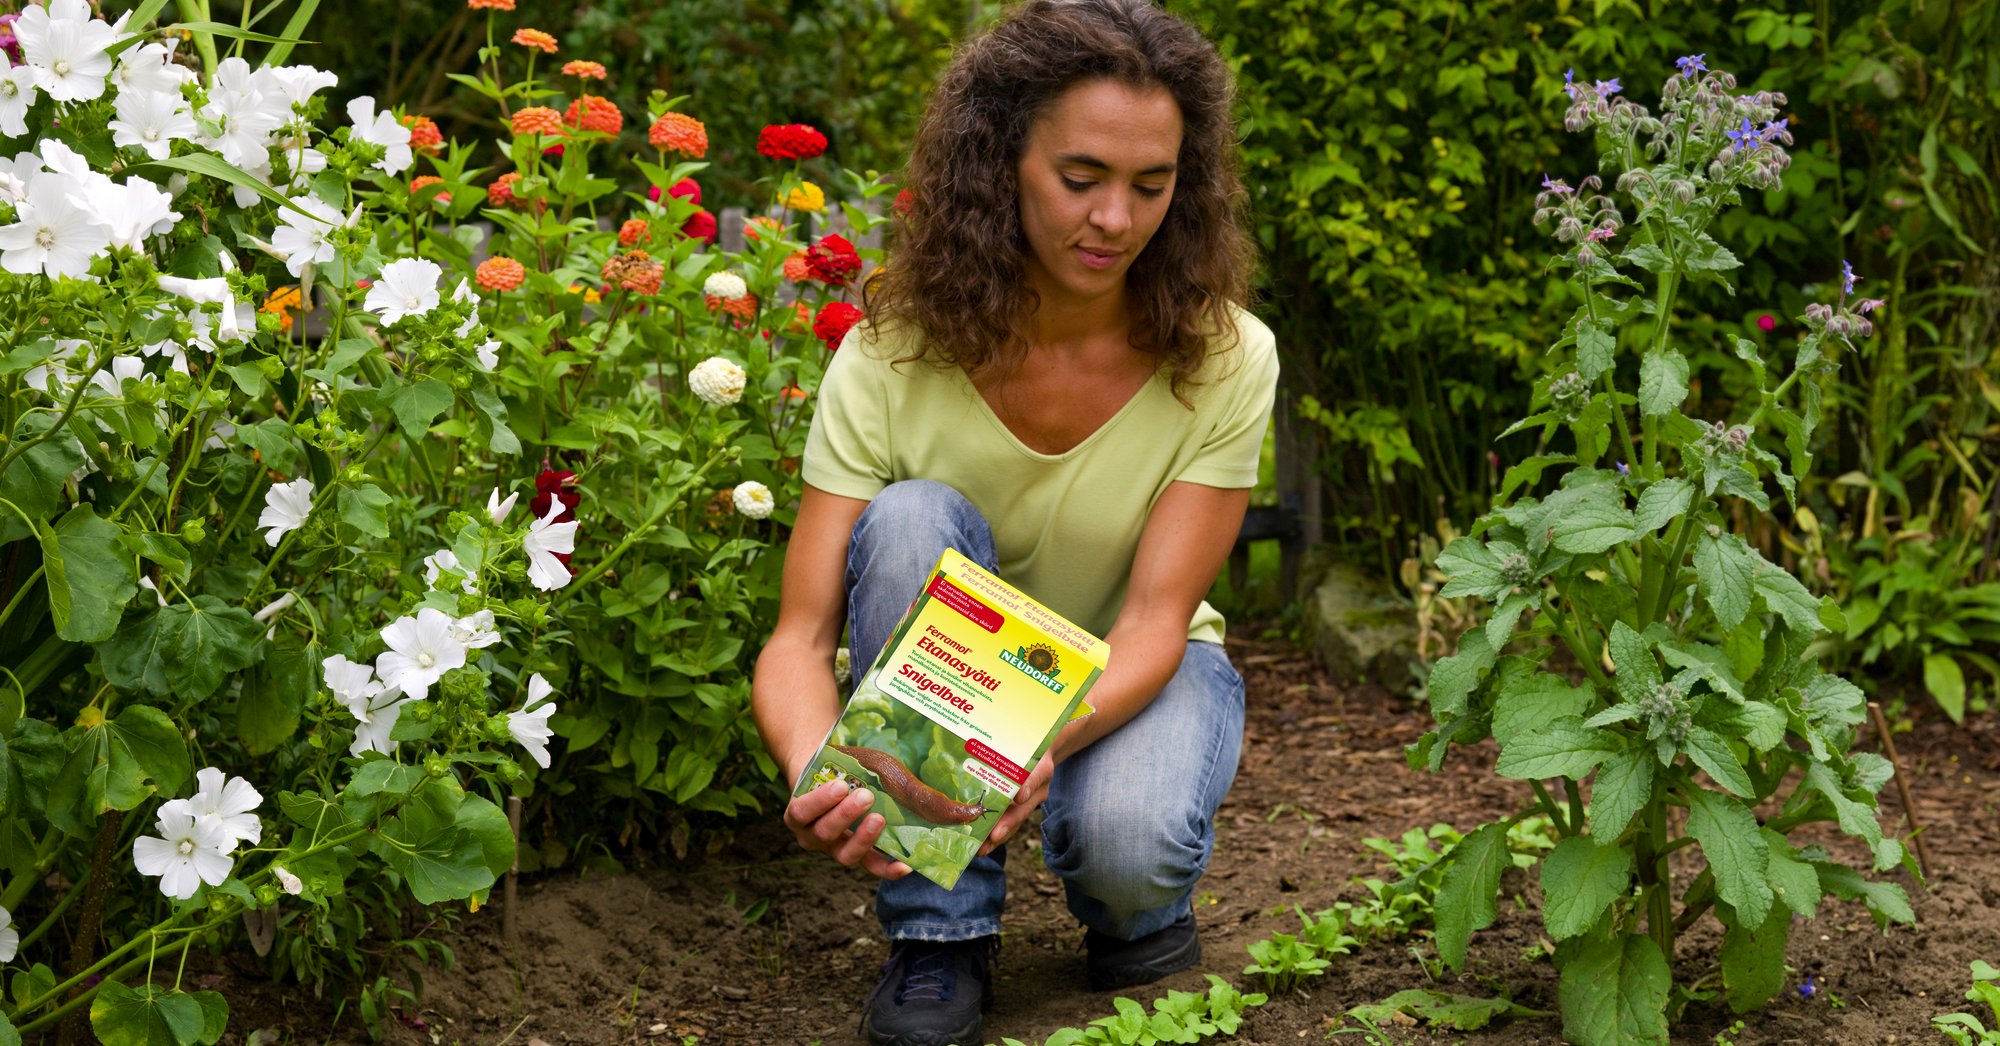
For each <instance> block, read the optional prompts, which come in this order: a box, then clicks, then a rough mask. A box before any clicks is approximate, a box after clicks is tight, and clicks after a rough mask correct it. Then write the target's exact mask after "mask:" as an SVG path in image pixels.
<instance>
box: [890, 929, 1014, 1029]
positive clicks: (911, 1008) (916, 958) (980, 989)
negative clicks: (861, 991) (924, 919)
mask: <svg viewBox="0 0 2000 1046" xmlns="http://www.w3.org/2000/svg"><path fill="white" fill-rule="evenodd" d="M999 944H1000V941H999V938H997V937H990V936H989V937H977V938H974V939H972V940H969V941H894V942H892V943H891V944H890V946H889V961H888V962H885V963H883V964H882V982H881V983H880V984H877V985H876V986H875V993H874V994H873V995H870V996H869V997H868V1006H867V1008H866V1009H865V1010H863V1011H862V1013H861V1034H862V1035H864V1036H866V1037H867V1039H868V1042H869V1044H870V1046H978V1044H979V1042H980V1038H979V1024H980V1014H981V1013H983V1012H985V1011H986V1009H987V1008H988V1007H990V1006H991V1005H992V1003H993V999H992V995H991V993H989V992H988V991H987V988H988V982H989V981H990V980H991V978H992V975H993V974H992V970H993V956H994V953H995V952H996V951H998V950H999Z"/></svg>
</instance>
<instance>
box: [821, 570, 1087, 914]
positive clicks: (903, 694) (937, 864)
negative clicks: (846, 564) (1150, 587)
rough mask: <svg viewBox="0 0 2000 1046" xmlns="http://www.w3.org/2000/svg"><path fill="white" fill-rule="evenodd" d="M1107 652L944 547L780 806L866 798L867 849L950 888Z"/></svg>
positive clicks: (1081, 711)
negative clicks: (827, 791) (853, 790)
mask: <svg viewBox="0 0 2000 1046" xmlns="http://www.w3.org/2000/svg"><path fill="white" fill-rule="evenodd" d="M1110 655H1111V647H1110V645H1109V644H1107V643H1105V642H1104V641H1103V640H1102V639H1099V638H1097V637H1096V636H1094V635H1091V634H1090V633H1089V632H1087V631H1085V630H1084V629H1082V628H1080V627H1078V626H1077V625H1075V624H1073V623H1071V622H1070V621H1068V620H1066V619H1065V618H1063V617H1062V616H1061V615H1059V614H1057V613H1055V612H1054V611H1052V610H1050V609H1048V608H1047V607H1045V606H1043V605H1041V604H1040V603H1037V602H1035V601H1034V600H1033V599H1030V598H1029V597H1028V596H1027V595H1026V594H1025V593H1023V592H1021V591H1020V590H1019V589H1017V588H1015V587H1013V586H1012V585H1009V584H1007V583H1006V582H1005V581H1002V580H1000V579H999V578H998V577H995V576H994V575H993V574H991V573H989V572H988V571H986V570H984V569H982V568H981V567H980V566H979V565H978V564H976V563H974V562H972V561H971V560H969V559H967V558H965V556H963V555H961V554H959V553H958V552H957V551H956V550H952V549H947V550H946V551H945V553H944V556H943V557H942V558H940V559H939V560H938V565H937V567H936V568H935V569H934V570H932V572H931V575H930V579H929V580H928V581H926V582H925V584H924V588H923V591H922V592H920V593H918V594H917V598H916V600H915V601H914V602H912V603H911V604H910V608H909V609H908V610H906V611H904V613H903V619H902V621H901V622H899V623H898V624H897V625H896V629H895V631H894V632H892V633H891V634H890V636H889V640H888V642H886V643H884V644H883V647H882V652H881V653H880V654H878V655H877V656H876V658H875V661H874V663H873V664H871V665H869V666H868V669H867V671H866V673H865V674H863V675H862V676H861V677H860V681H859V682H858V683H857V684H856V686H855V688H854V694H853V696H851V697H850V698H848V701H847V706H846V708H844V709H843V710H842V711H841V714H840V719H839V720H838V721H836V722H835V723H834V726H833V730H832V732H831V733H829V734H828V735H827V739H826V741H825V742H824V743H823V744H822V745H821V746H820V750H819V753H818V755H816V756H815V757H814V758H813V761H812V763H811V768H810V769H809V770H808V772H807V773H806V774H805V776H804V777H803V778H802V779H801V780H800V781H799V782H798V787H797V788H796V789H795V791H794V794H796V795H804V794H805V793H807V792H809V791H812V790H813V789H814V788H817V787H819V786H820V785H821V784H824V783H825V782H827V781H830V780H832V779H834V778H835V777H844V778H846V779H847V781H848V783H849V785H851V786H853V787H857V788H867V789H869V790H870V791H871V792H873V793H874V794H875V796H876V798H875V802H874V804H873V805H872V806H871V807H870V808H869V809H870V812H872V813H879V814H881V815H882V817H883V819H884V820H885V821H886V822H887V826H886V827H885V828H884V829H883V831H882V835H881V838H880V839H879V840H877V842H876V844H875V848H876V849H878V850H881V851H882V852H883V853H885V854H888V855H889V856H891V857H893V858H895V859H897V860H899V861H902V862H904V863H905V864H908V865H909V866H910V867H911V868H912V869H913V870H915V871H916V872H917V873H919V874H921V875H923V876H924V877H925V878H928V879H930V880H931V881H933V882H935V883H937V884H938V885H939V886H942V887H944V888H946V889H950V888H951V887H952V886H954V885H956V884H957V882H958V877H959V876H960V875H961V874H963V873H964V871H965V866H966V865H968V864H970V863H971V862H972V858H973V857H974V856H975V855H976V854H977V853H978V852H979V846H980V844H981V843H983V842H984V841H985V840H986V837H987V836H988V835H989V834H991V833H992V831H993V826H994V824H995V823H997V822H998V821H999V820H1000V815H1001V814H1002V813H1003V812H1005V811H1006V809H1007V805H1008V804H1009V803H1010V802H1011V801H1012V800H1013V798H1014V795H1015V793H1017V792H1018V791H1019V790H1020V787H1021V785H1022V784H1023V783H1024V782H1025V781H1027V779H1028V773H1029V771H1030V770H1032V769H1033V768H1034V766H1035V764H1036V763H1037V762H1039V761H1040V760H1041V758H1042V755H1043V753H1045V752H1046V751H1047V750H1048V747H1049V745H1050V744H1052V743H1053V742H1054V741H1055V737H1056V733H1057V731H1059V730H1060V729H1061V728H1062V726H1063V724H1065V723H1067V722H1069V721H1070V720H1072V719H1079V718H1082V717H1083V716H1085V715H1088V714H1090V706H1089V705H1087V704H1085V703H1084V701H1083V695H1084V693H1085V692H1087V691H1088V690H1089V689H1090V687H1091V685H1092V684H1093V683H1095V682H1096V681H1097V677H1098V676H1100V675H1103V674H1104V666H1105V664H1106V663H1107V662H1108V660H1109V658H1110Z"/></svg>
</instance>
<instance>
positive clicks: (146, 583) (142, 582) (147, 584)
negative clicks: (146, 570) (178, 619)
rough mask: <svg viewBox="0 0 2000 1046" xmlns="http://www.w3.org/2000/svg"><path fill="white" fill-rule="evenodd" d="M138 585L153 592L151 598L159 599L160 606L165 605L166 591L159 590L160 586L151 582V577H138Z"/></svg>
mask: <svg viewBox="0 0 2000 1046" xmlns="http://www.w3.org/2000/svg"><path fill="white" fill-rule="evenodd" d="M139 587H140V588H143V589H145V590H146V591H148V592H151V593H152V594H153V598H154V599H157V600H159V601H160V605H161V606H166V605H167V596H166V593H164V592H161V591H160V586H158V585H155V584H153V579H152V578H149V577H141V578H139Z"/></svg>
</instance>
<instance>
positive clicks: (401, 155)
mask: <svg viewBox="0 0 2000 1046" xmlns="http://www.w3.org/2000/svg"><path fill="white" fill-rule="evenodd" d="M347 118H348V119H349V120H352V121H354V131H353V135H354V137H356V138H359V139H361V140H362V141H364V142H371V143H373V144H375V145H379V146H382V147H383V149H385V150H386V152H384V153H383V156H382V159H380V160H378V161H376V163H375V166H376V167H377V168H378V169H380V170H381V171H382V173H384V174H397V173H399V172H401V171H402V170H403V169H404V168H406V167H408V166H410V164H411V162H412V161H413V159H414V157H413V156H412V155H411V153H410V129H409V128H408V127H405V126H403V124H402V121H400V120H398V119H396V114H395V113H391V112H380V113H378V112H376V111H375V99H374V97H373V96H371V95H365V94H364V95H362V96H361V97H359V98H356V99H354V100H353V101H350V102H348V103H347Z"/></svg>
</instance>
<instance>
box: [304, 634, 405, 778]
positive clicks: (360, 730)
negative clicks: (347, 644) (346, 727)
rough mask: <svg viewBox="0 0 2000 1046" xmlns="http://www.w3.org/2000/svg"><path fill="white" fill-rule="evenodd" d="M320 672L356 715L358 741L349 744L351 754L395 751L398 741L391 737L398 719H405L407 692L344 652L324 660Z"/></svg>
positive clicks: (343, 703)
mask: <svg viewBox="0 0 2000 1046" xmlns="http://www.w3.org/2000/svg"><path fill="white" fill-rule="evenodd" d="M320 671H321V674H322V676H323V677H324V678H325V680H326V688H327V689H328V690H331V691H333V696H334V699H335V700H337V701H339V702H340V703H341V704H342V705H344V706H346V708H347V714H349V715H351V716H353V717H354V720H355V724H356V725H355V727H354V743H353V744H350V745H348V747H347V752H348V754H349V755H357V756H358V755H360V754H361V753H363V752H380V753H382V754H383V755H389V754H391V753H393V752H394V751H395V750H396V744H395V742H393V741H391V740H389V732H390V731H391V730H394V729H395V728H396V720H398V719H400V718H402V715H403V692H402V691H401V690H398V689H396V688H395V687H384V686H383V685H382V684H381V683H380V682H379V681H377V680H376V678H375V670H374V669H373V668H370V667H369V666H367V665H363V664H356V663H355V662H353V661H349V660H348V659H347V658H346V657H345V656H343V655H341V654H335V655H333V656H332V657H329V658H327V659H325V660H323V661H321V662H320Z"/></svg>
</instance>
